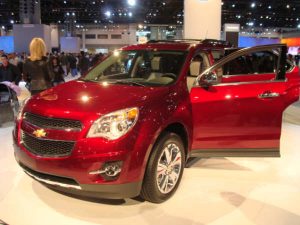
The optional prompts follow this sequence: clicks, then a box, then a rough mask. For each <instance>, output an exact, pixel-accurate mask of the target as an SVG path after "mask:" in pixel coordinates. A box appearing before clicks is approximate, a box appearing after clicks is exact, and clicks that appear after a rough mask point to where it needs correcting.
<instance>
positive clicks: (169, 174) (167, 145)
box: [141, 133, 185, 203]
mask: <svg viewBox="0 0 300 225" xmlns="http://www.w3.org/2000/svg"><path fill="white" fill-rule="evenodd" d="M184 162H185V151H184V146H183V143H182V140H181V138H180V137H179V136H178V135H177V134H174V133H165V134H163V135H162V136H160V138H159V140H158V141H157V143H156V144H155V146H154V148H153V151H152V153H151V155H150V158H149V161H148V164H147V168H146V172H145V177H144V182H143V186H142V191H141V197H142V198H144V199H145V200H147V201H149V202H154V203H161V202H164V201H166V200H167V199H169V198H170V197H171V196H172V195H173V194H174V193H175V191H176V189H177V188H178V185H179V183H180V180H181V177H182V173H183V169H184Z"/></svg>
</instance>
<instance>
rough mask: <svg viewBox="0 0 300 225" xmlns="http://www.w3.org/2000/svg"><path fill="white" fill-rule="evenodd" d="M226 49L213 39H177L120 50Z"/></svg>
mask: <svg viewBox="0 0 300 225" xmlns="http://www.w3.org/2000/svg"><path fill="white" fill-rule="evenodd" d="M196 47H197V48H203V49H215V48H228V47H231V45H230V44H229V43H228V42H226V41H220V40H214V39H205V40H198V39H178V40H151V41H148V42H147V43H145V44H137V45H131V46H126V47H123V48H122V50H125V51H130V50H145V49H158V50H174V51H176V50H177V51H188V50H189V49H190V48H196Z"/></svg>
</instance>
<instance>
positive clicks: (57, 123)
mask: <svg viewBox="0 0 300 225" xmlns="http://www.w3.org/2000/svg"><path fill="white" fill-rule="evenodd" d="M24 120H25V121H26V122H29V123H31V124H33V125H35V126H38V127H40V128H46V129H58V130H64V129H71V130H81V128H82V125H81V123H80V121H78V120H67V119H57V118H50V117H43V116H39V115H35V114H32V113H25V114H24Z"/></svg>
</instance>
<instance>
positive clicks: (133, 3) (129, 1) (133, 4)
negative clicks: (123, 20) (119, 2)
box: [127, 0, 136, 6]
mask: <svg viewBox="0 0 300 225" xmlns="http://www.w3.org/2000/svg"><path fill="white" fill-rule="evenodd" d="M127 3H128V5H130V6H135V4H136V2H135V0H127Z"/></svg>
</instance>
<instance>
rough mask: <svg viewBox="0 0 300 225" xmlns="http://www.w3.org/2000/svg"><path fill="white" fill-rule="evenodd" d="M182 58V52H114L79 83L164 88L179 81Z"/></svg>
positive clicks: (183, 54) (183, 59)
mask: <svg viewBox="0 0 300 225" xmlns="http://www.w3.org/2000/svg"><path fill="white" fill-rule="evenodd" d="M185 55H186V53H185V52H184V51H157V50H137V51H115V52H114V53H113V54H112V55H110V56H109V57H108V58H106V59H105V60H104V61H102V62H101V63H100V64H99V65H98V66H96V67H95V68H93V69H92V70H91V71H90V72H89V73H88V74H87V75H86V76H85V77H83V78H82V79H83V80H87V81H94V82H109V83H119V84H133V85H134V84H135V85H142V86H162V85H168V84H171V83H173V82H175V81H176V80H177V78H178V77H179V75H180V71H181V68H182V65H183V63H184V61H185Z"/></svg>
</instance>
